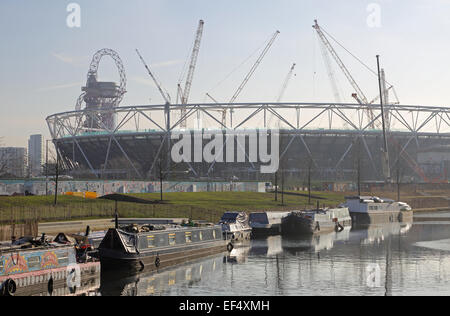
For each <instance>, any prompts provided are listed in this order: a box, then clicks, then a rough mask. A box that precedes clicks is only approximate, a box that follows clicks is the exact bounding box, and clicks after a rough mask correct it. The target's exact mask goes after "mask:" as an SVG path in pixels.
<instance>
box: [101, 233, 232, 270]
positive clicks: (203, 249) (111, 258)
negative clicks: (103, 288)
mask: <svg viewBox="0 0 450 316" xmlns="http://www.w3.org/2000/svg"><path fill="white" fill-rule="evenodd" d="M226 251H227V242H226V241H224V240H218V241H213V242H208V243H207V244H204V245H198V244H196V245H192V246H185V247H180V248H178V249H171V250H170V251H166V252H164V251H152V252H149V253H139V254H138V253H136V254H128V253H122V254H119V253H117V252H116V251H114V250H109V249H100V250H99V257H100V262H101V265H102V270H105V271H108V270H113V269H114V270H115V269H117V268H120V269H121V270H122V271H124V272H140V271H144V270H145V271H146V272H147V271H157V270H161V269H164V268H167V267H171V266H174V265H178V264H182V263H186V262H190V261H194V260H196V259H198V258H202V257H207V256H210V255H213V254H217V253H221V252H226Z"/></svg>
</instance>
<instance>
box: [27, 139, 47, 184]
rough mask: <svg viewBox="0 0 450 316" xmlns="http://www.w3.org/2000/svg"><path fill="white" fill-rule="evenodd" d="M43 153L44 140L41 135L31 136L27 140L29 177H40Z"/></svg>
mask: <svg viewBox="0 0 450 316" xmlns="http://www.w3.org/2000/svg"><path fill="white" fill-rule="evenodd" d="M43 153H44V140H43V137H42V135H40V134H39V135H31V136H30V139H29V140H28V170H29V172H30V176H31V177H38V176H40V175H42V165H43V163H44V155H43Z"/></svg>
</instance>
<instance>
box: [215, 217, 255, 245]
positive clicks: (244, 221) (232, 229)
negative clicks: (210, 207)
mask: <svg viewBox="0 0 450 316" xmlns="http://www.w3.org/2000/svg"><path fill="white" fill-rule="evenodd" d="M219 225H220V226H222V232H223V235H224V238H225V239H229V240H230V241H231V242H233V243H242V242H245V241H248V240H250V237H251V233H252V228H251V227H250V225H249V224H248V215H247V213H245V212H226V213H224V214H223V215H222V218H221V219H220V221H219Z"/></svg>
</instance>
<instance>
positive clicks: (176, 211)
mask: <svg viewBox="0 0 450 316" xmlns="http://www.w3.org/2000/svg"><path fill="white" fill-rule="evenodd" d="M302 193H304V192H302ZM132 195H133V196H136V197H139V198H142V199H148V200H158V199H159V194H158V193H145V194H132ZM313 195H315V196H318V197H321V198H322V199H320V200H319V202H320V204H321V205H327V206H335V205H338V204H339V203H342V202H343V201H344V196H343V195H342V194H340V193H328V192H327V193H324V192H314V193H313ZM164 200H165V203H164V204H153V205H143V204H134V203H126V202H119V204H118V209H119V214H120V217H186V218H193V219H199V220H208V221H214V222H216V221H217V220H218V219H219V218H220V216H221V215H222V214H223V212H225V211H246V212H255V211H277V210H293V209H301V208H304V207H306V206H307V204H308V198H307V197H305V196H300V195H285V196H284V204H283V205H282V204H281V194H279V195H278V201H275V200H274V194H271V193H256V192H196V193H165V194H164ZM53 201H54V197H51V196H15V197H0V222H1V223H3V224H7V223H19V222H23V221H25V220H33V219H36V220H38V221H40V222H46V221H62V220H76V219H87V218H91V219H93V218H102V217H112V216H113V215H114V202H112V201H107V200H101V199H95V200H86V199H83V198H78V197H73V196H59V197H58V203H57V205H56V206H54V205H53ZM312 204H313V205H315V204H316V200H314V199H313V200H312Z"/></svg>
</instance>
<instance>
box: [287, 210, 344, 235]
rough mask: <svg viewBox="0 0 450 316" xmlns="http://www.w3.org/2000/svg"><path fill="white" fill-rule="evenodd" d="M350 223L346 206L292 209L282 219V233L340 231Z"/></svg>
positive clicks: (309, 233)
mask: <svg viewBox="0 0 450 316" xmlns="http://www.w3.org/2000/svg"><path fill="white" fill-rule="evenodd" d="M351 225H352V219H351V217H350V213H349V210H348V208H346V207H343V208H327V209H316V210H305V211H293V212H291V213H290V214H289V215H288V216H286V217H284V218H283V219H282V223H281V232H282V235H313V234H319V233H329V232H333V231H336V232H340V231H342V230H344V228H345V227H350V226H351Z"/></svg>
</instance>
